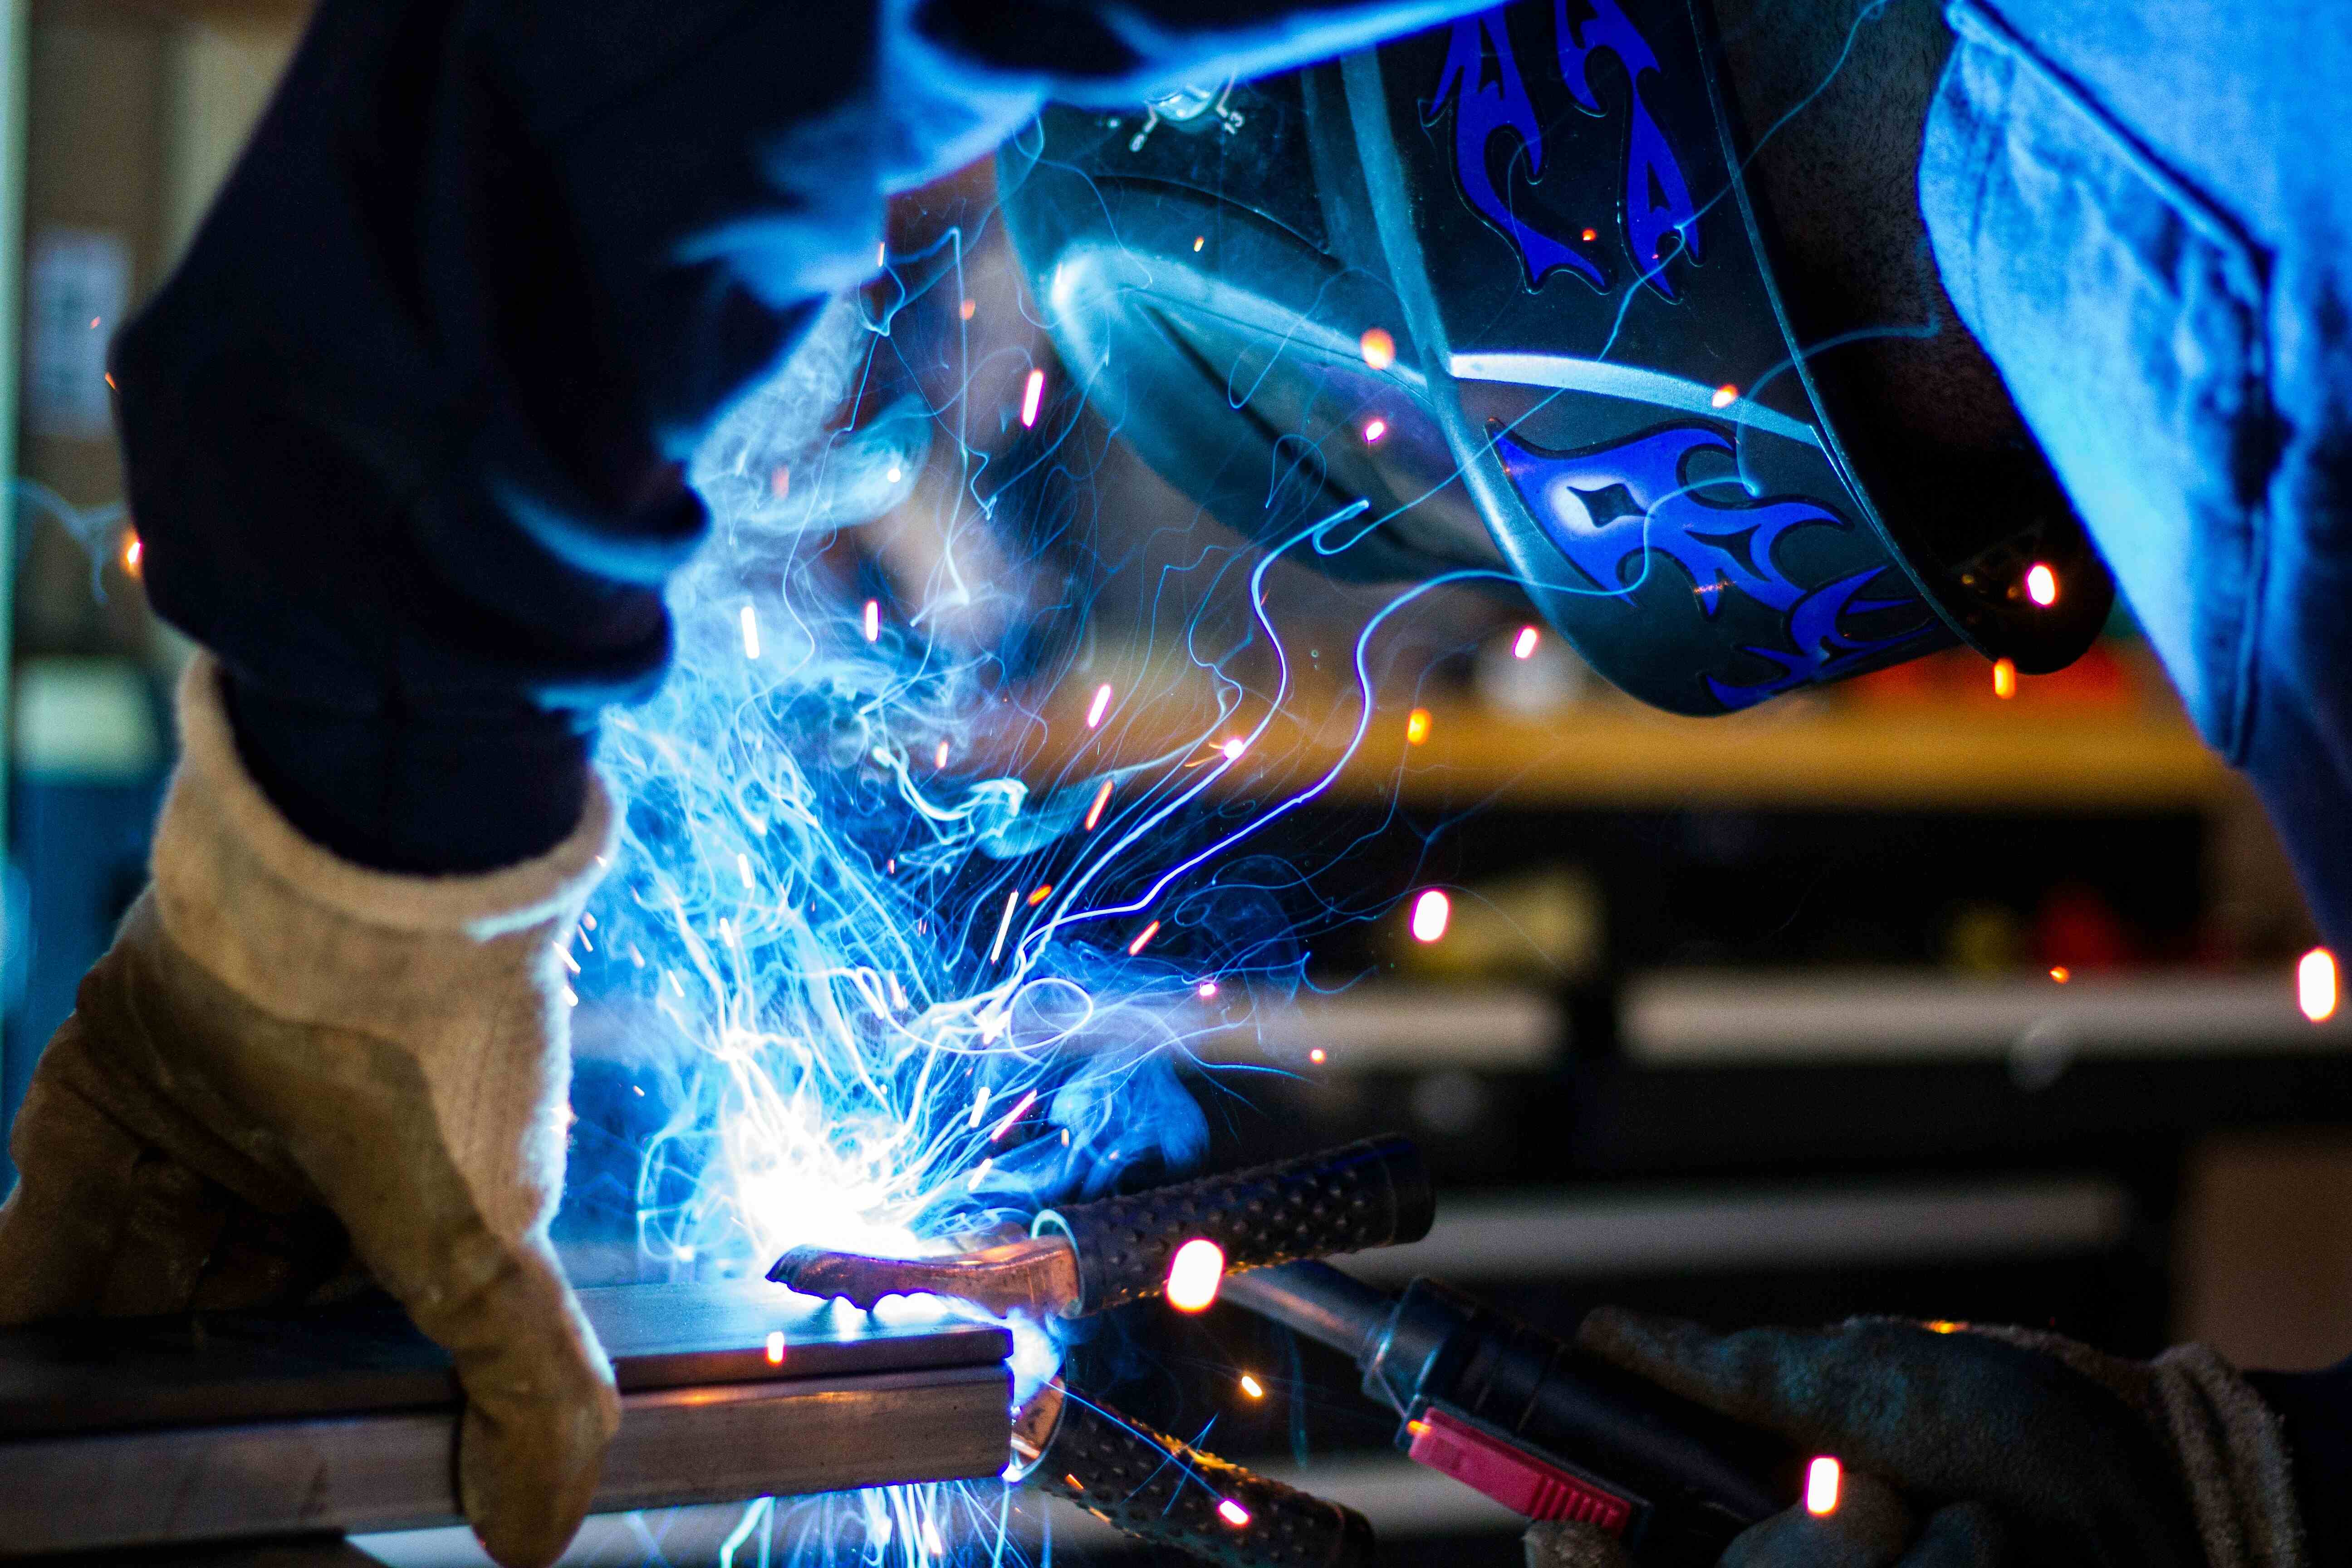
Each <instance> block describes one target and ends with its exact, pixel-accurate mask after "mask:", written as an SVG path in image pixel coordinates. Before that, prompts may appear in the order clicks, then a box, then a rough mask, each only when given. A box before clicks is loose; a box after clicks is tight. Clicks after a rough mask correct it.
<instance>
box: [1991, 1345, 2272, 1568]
mask: <svg viewBox="0 0 2352 1568" xmlns="http://www.w3.org/2000/svg"><path fill="white" fill-rule="evenodd" d="M1975 1332H1978V1333H1982V1334H1987V1335H1990V1337H1992V1338H1995V1339H2001V1340H2006V1341H2008V1342H2011V1343H2012V1344H2018V1345H2022V1346H2024V1347H2026V1348H2028V1349H2030V1350H2036V1351H2040V1352H2042V1353H2043V1354H2044V1355H2048V1356H2051V1357H2053V1358H2054V1359H2056V1360H2058V1361H2061V1362H2063V1363H2066V1365H2068V1366H2069V1367H2071V1368H2073V1369H2074V1371H2076V1372H2079V1373H2082V1374H2083V1375H2084V1376H2085V1377H2088V1378H2090V1379H2091V1380H2092V1381H2093V1382H2095V1383H2097V1384H2101V1385H2103V1386H2105V1388H2107V1389H2109V1390H2111V1391H2113V1392H2114V1393H2115V1394H2117V1395H2119V1396H2120V1397H2121V1398H2122V1399H2123V1400H2124V1402H2125V1403H2126V1404H2127V1405H2130V1406H2131V1407H2132V1408H2133V1409H2134V1410H2137V1412H2139V1414H2140V1415H2141V1416H2142V1418H2144V1419H2145V1420H2146V1421H2147V1424H2148V1425H2149V1426H2151V1427H2153V1428H2154V1429H2155V1431H2156V1434H2157V1436H2158V1438H2159V1439H2160V1440H2161V1441H2162V1442H2163V1443H2164V1445H2165V1447H2166V1448H2167V1449H2168V1450H2169V1451H2170V1453H2171V1455H2172V1458H2173V1461H2174V1462H2175V1463H2176V1464H2178V1465H2179V1467H2180V1475H2181V1479H2182V1482H2183V1484H2184V1489H2186V1491H2187V1492H2188V1494H2189V1507H2190V1510H2191V1511H2192V1512H2194V1514H2195V1515H2196V1519H2197V1532H2198V1535H2199V1536H2200V1538H2201V1540H2202V1541H2203V1543H2204V1546H2205V1560H2206V1562H2207V1563H2210V1565H2211V1568H2305V1565H2306V1564H2308V1563H2309V1562H2310V1554H2309V1552H2308V1551H2307V1550H2306V1548H2305V1538H2304V1531H2303V1522H2302V1520H2301V1518H2300V1516H2299V1515H2298V1513H2297V1510H2296V1508H2295V1501H2294V1497H2295V1492H2294V1458H2293V1456H2292V1452H2291V1451H2290V1450H2289V1448H2288V1447H2287V1442H2286V1424H2285V1423H2284V1421H2282V1420H2280V1419H2279V1416H2278V1414H2277V1413H2276V1412H2275V1411H2273V1410H2272V1409H2271V1407H2270V1406H2269V1405H2265V1404H2264V1403H2263V1399H2262V1396H2261V1395H2260V1394H2257V1393H2255V1392H2254V1388H2253V1385H2252V1384H2250V1383H2248V1382H2247V1381H2246V1379H2245V1377H2244V1376H2243V1375H2242V1373H2240V1372H2239V1371H2238V1369H2237V1368H2236V1367H2233V1366H2231V1364H2230V1363H2228V1362H2226V1361H2224V1360H2223V1359H2222V1358H2221V1355H2220V1354H2219V1353H2218V1352H2215V1351H2214V1350H2213V1349H2212V1347H2210V1345H2201V1344H2187V1345H2176V1346H2174V1347H2173V1348H2172V1349H2170V1350H2168V1351H2167V1352H2164V1353H2163V1354H2162V1355H2160V1356H2158V1357H2157V1358H2156V1359H2155V1360H2154V1361H2152V1362H2134V1361H2125V1360H2123V1359H2121V1358H2119V1357H2116V1356H2110V1355H2105V1354H2103V1353H2102V1352H2098V1351H2095V1350H2093V1349H2091V1348H2090V1347H2089V1346H2088V1345H2084V1344H2081V1343H2079V1342H2075V1341H2074V1340H2070V1339H2067V1338H2065V1337H2064V1336H2063V1335H2059V1334H2051V1333H2042V1332H2040V1331H2035V1330H2032V1329H2010V1328H1978V1329H1976V1330H1975Z"/></svg>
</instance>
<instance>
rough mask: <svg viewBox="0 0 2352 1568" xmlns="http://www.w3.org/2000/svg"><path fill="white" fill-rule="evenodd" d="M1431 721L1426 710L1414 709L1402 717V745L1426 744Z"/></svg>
mask: <svg viewBox="0 0 2352 1568" xmlns="http://www.w3.org/2000/svg"><path fill="white" fill-rule="evenodd" d="M1431 722H1432V720H1431V719H1430V716H1429V710H1428V709H1426V708H1416V709H1414V710H1412V712H1410V713H1408V714H1406V715H1405V716H1404V743H1405V744H1406V745H1408V746H1419V745H1424V744H1426V743H1427V742H1428V740H1429V726H1430V724H1431Z"/></svg>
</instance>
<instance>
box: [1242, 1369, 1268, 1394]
mask: <svg viewBox="0 0 2352 1568" xmlns="http://www.w3.org/2000/svg"><path fill="white" fill-rule="evenodd" d="M1242 1392H1243V1393H1244V1394H1248V1395H1249V1396H1250V1397H1251V1398H1252V1399H1264V1398H1265V1384H1262V1383H1260V1382H1259V1381H1258V1380H1257V1379H1256V1378H1255V1377H1252V1376H1251V1375H1250V1374H1249V1373H1242Z"/></svg>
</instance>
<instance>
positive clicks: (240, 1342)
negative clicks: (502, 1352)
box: [0, 1282, 1012, 1558]
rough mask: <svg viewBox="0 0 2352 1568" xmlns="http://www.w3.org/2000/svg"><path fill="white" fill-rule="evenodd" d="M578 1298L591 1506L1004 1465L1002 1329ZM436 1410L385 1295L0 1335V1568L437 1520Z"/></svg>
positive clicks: (438, 1363) (439, 1451) (447, 1468)
mask: <svg viewBox="0 0 2352 1568" xmlns="http://www.w3.org/2000/svg"><path fill="white" fill-rule="evenodd" d="M580 1295H581V1301H582V1304H583V1307H584V1308H585V1309H586V1310H587V1313H588V1317H589V1320H590V1321H592V1322H593V1324H594V1325H595V1327H596V1331H597V1334H598V1337H599V1338H600V1339H601V1340H602V1341H603V1342H604V1347H605V1350H606V1352H608V1353H609V1354H610V1355H611V1356H612V1359H613V1364H614V1374H615V1377H616V1378H617V1380H618V1382H619V1384H620V1387H621V1390H622V1405H623V1415H622V1421H621V1430H620V1433H619V1435H618V1436H616V1437H615V1438H614V1442H613V1446H612V1447H611V1449H610V1450H609V1451H608V1453H607V1454H606V1457H605V1460H604V1476H603V1480H602V1482H601V1484H600V1486H599V1488H598V1489H597V1493H596V1497H595V1501H594V1504H593V1506H594V1508H595V1509H596V1510H599V1511H610V1510H624V1509H636V1508H660V1507H669V1506H673V1505H677V1504H682V1503H694V1502H724V1501H734V1500H744V1499H750V1498H755V1497H761V1496H768V1495H789V1494H798V1493H807V1492H823V1491H837V1490H843V1489H850V1488H855V1487H865V1486H880V1485H887V1484H893V1483H898V1482H913V1481H931V1480H950V1479H976V1478H981V1477H986V1476H992V1475H995V1474H997V1473H998V1472H999V1471H1001V1470H1002V1469H1003V1467H1004V1464H1005V1461H1006V1458H1007V1456H1008V1452H1009V1449H1008V1441H1009V1436H1010V1420H1011V1418H1010V1415H1009V1411H1008V1407H1009V1405H1010V1403H1011V1397H1012V1393H1011V1379H1010V1374H1009V1373H1008V1372H1007V1371H1006V1368H1005V1365H1004V1358H1005V1356H1006V1355H1008V1354H1009V1353H1010V1352H1011V1349H1012V1345H1011V1340H1010V1336H1009V1335H1007V1334H1006V1333H1005V1331H1003V1330H1002V1329H999V1328H995V1327H992V1326H990V1325H986V1324H980V1323H972V1322H967V1321H959V1320H956V1319H952V1318H947V1317H944V1316H937V1315H926V1314H925V1313H923V1312H922V1311H921V1310H920V1309H919V1308H918V1307H915V1306H912V1305H910V1306H909V1307H908V1310H906V1311H905V1312H903V1313H901V1314H894V1315H893V1316H892V1317H890V1318H889V1319H887V1320H885V1319H880V1318H876V1317H871V1316H868V1315H867V1314H864V1313H859V1312H856V1311H852V1310H848V1309H847V1308H845V1307H841V1306H835V1305H827V1304H820V1303H816V1302H813V1301H811V1300H808V1299H807V1298H805V1297H798V1296H793V1295H791V1294H789V1293H787V1292H784V1291H782V1290H779V1289H777V1288H775V1287H774V1286H772V1285H767V1284H764V1283H761V1282H739V1283H730V1284H726V1285H688V1286H671V1285H656V1286H622V1287H615V1288H613V1289H594V1290H583V1291H582V1292H581V1293H580ZM775 1334H782V1336H783V1337H782V1341H781V1342H780V1344H781V1350H782V1356H781V1360H777V1359H773V1358H772V1355H771V1350H770V1347H771V1344H772V1339H771V1336H772V1335H775ZM458 1408H459V1401H458V1396H457V1384H456V1380H455V1378H454V1376H453V1375H452V1373H451V1372H450V1368H449V1363H448V1359H447V1357H446V1356H445V1355H444V1354H443V1353H442V1352H440V1351H439V1350H438V1349H437V1348H436V1347H435V1346H434V1345H432V1344H431V1343H429V1342H426V1341H425V1339H424V1338H423V1337H422V1336H420V1335H419V1334H417V1333H416V1331H415V1330H414V1329H413V1328H411V1327H409V1325H408V1324H407V1322H406V1321H405V1319H404V1318H403V1317H401V1316H400V1314H399V1313H398V1312H397V1311H396V1310H393V1309H392V1308H390V1306H389V1304H387V1303H368V1304H363V1305H361V1306H357V1307H351V1308H341V1309H336V1310H327V1311H320V1312H310V1313H303V1314H297V1315H282V1316H263V1315H244V1314H237V1315H228V1314H223V1315H215V1316H207V1317H203V1318H195V1319H173V1320H159V1321H139V1322H123V1321H113V1322H106V1321H90V1322H79V1323H71V1324H61V1325H55V1326H47V1327H43V1328H38V1329H23V1330H13V1331H6V1332H5V1333H0V1557H6V1558H22V1557H30V1556H37V1555H43V1554H48V1553H56V1552H87V1551H91V1550H96V1549H112V1548H123V1547H139V1546H156V1545H163V1544H167V1543H193V1542H207V1541H226V1540H230V1539H257V1538H270V1537H291V1536H294V1535H298V1534H302V1533H318V1532H328V1533H332V1532H340V1531H364V1530H393V1529H402V1528H409V1527H415V1526H420V1525H429V1524H439V1523H446V1522H449V1521H453V1520H455V1519H457V1517H458V1510H457V1498H456V1490H455V1467H454V1464H453V1462H452V1459H453V1455H454V1453H455V1442H456V1434H457V1414H458Z"/></svg>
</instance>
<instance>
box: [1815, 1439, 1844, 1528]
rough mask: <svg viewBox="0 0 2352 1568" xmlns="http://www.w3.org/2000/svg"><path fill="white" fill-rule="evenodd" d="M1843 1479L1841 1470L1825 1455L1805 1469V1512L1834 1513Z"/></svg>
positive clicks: (1833, 1460)
mask: <svg viewBox="0 0 2352 1568" xmlns="http://www.w3.org/2000/svg"><path fill="white" fill-rule="evenodd" d="M1843 1479H1845V1472H1844V1469H1843V1467H1842V1466H1840V1465H1839V1464H1838V1462H1837V1461H1836V1460H1835V1459H1832V1458H1830V1457H1829V1456H1828V1455H1827V1454H1823V1455H1822V1456H1821V1457H1820V1458H1817V1459H1815V1460H1814V1461H1813V1462H1812V1463H1811V1465H1808V1466H1807V1467H1805V1511H1806V1512H1807V1513H1811V1514H1823V1513H1835V1512H1836V1511H1837V1505H1838V1488H1839V1485H1840V1483H1841V1482H1843Z"/></svg>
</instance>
